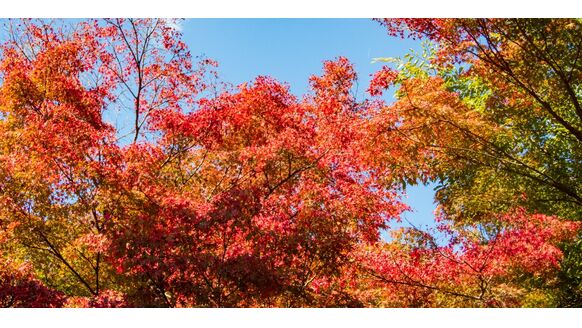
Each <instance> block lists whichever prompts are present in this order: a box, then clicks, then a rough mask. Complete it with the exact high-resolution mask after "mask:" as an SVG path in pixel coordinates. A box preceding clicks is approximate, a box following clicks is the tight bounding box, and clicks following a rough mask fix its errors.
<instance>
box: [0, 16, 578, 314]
mask: <svg viewBox="0 0 582 328" xmlns="http://www.w3.org/2000/svg"><path fill="white" fill-rule="evenodd" d="M457 23H459V22H458V21H456V20H452V21H450V22H449V21H447V22H440V21H439V22H438V24H437V23H434V22H432V21H424V20H420V21H407V20H404V21H386V22H383V24H385V25H386V26H388V27H389V31H390V33H392V34H399V33H400V32H401V31H404V27H403V26H408V28H410V29H412V31H416V32H414V33H417V34H418V35H420V34H421V33H424V34H426V35H427V36H428V38H430V39H431V40H433V41H434V42H437V43H438V42H442V47H441V48H439V49H438V51H439V55H438V58H437V59H435V61H434V63H435V65H439V66H438V69H439V70H441V71H442V72H448V71H446V70H447V69H449V68H450V67H451V65H453V66H454V64H458V63H459V62H460V61H467V62H470V64H471V65H472V68H471V71H470V72H471V74H472V73H474V74H476V75H478V78H479V81H482V84H483V85H484V86H482V88H484V89H487V88H488V86H489V85H499V84H498V83H501V81H499V80H498V77H495V76H490V73H489V71H487V69H488V68H487V67H488V66H487V62H485V63H483V62H482V61H480V60H479V59H478V57H477V59H475V58H473V57H471V58H469V59H468V57H466V56H468V55H466V53H465V52H463V51H464V50H466V49H465V48H463V47H470V46H469V45H467V42H469V41H468V40H467V37H466V36H465V34H459V28H458V26H457V25H455V24H457ZM7 24H8V25H7V29H8V31H9V33H8V38H7V40H6V41H5V42H4V43H3V44H2V47H1V57H0V60H1V61H0V74H1V85H0V242H1V244H0V305H2V306H4V307H61V306H67V307H345V306H353V307H378V306H386V307H394V306H403V307H406V306H412V307H425V306H475V307H481V306H501V307H508V306H532V305H533V306H553V305H555V304H556V302H555V296H554V295H556V292H555V290H556V289H557V288H559V287H557V286H558V282H559V281H560V278H559V277H560V274H559V273H560V270H561V266H562V265H561V263H562V259H563V250H562V246H563V245H564V244H566V243H568V242H572V241H575V240H576V238H577V233H578V231H579V228H580V225H579V224H578V223H577V222H575V221H576V220H577V217H576V216H575V215H573V214H572V213H580V212H579V210H580V208H579V207H577V206H579V205H580V203H579V198H577V197H578V195H579V194H578V191H579V190H578V189H576V188H578V187H579V186H576V185H572V184H570V185H568V184H566V183H565V182H564V181H563V180H560V179H562V177H561V176H557V174H558V173H559V172H558V173H556V177H554V176H552V174H553V173H552V172H553V171H551V172H550V171H549V173H547V174H546V175H548V179H545V177H543V176H541V177H538V178H537V179H536V178H531V179H530V180H531V181H530V180H528V181H529V183H534V182H536V181H537V184H535V187H532V188H530V189H528V190H527V191H524V190H523V189H524V186H526V185H524V182H523V180H519V179H517V178H516V179H513V177H514V175H509V173H507V172H510V171H509V169H508V170H506V171H503V170H502V172H505V173H507V174H506V175H502V176H500V178H499V179H500V181H501V182H500V183H499V184H489V185H480V184H479V181H477V182H473V184H472V185H473V186H474V188H475V189H473V190H471V187H469V185H470V184H469V183H466V181H460V180H459V178H458V177H459V176H464V175H463V174H465V175H467V176H471V177H475V176H478V175H486V174H487V173H488V172H489V173H490V172H491V171H487V170H489V169H491V168H492V167H495V165H497V166H499V165H500V164H499V161H497V162H496V161H495V160H492V159H491V158H492V157H494V155H495V156H497V157H502V156H501V155H507V154H509V153H510V152H511V151H509V150H507V149H505V148H503V147H504V146H503V145H506V144H507V143H508V141H507V138H509V137H508V133H506V132H507V125H504V123H506V122H505V121H503V122H502V120H501V119H500V118H499V117H500V116H503V118H504V119H506V118H507V117H510V115H509V114H507V113H506V112H503V113H502V114H500V112H502V109H499V107H500V106H501V105H499V104H506V103H507V102H508V101H509V104H510V105H507V106H515V107H516V108H519V110H521V109H522V108H524V107H527V106H533V107H532V109H531V111H533V112H536V111H541V110H542V109H538V107H539V106H538V105H539V104H538V105H535V106H534V105H533V104H532V100H531V99H530V98H528V97H529V96H531V94H529V96H527V95H526V94H524V92H526V93H527V90H525V91H524V90H522V89H519V86H518V87H515V88H514V89H511V88H509V86H508V88H507V89H506V88H504V87H499V88H500V89H502V91H503V94H502V95H499V97H501V96H504V97H507V98H510V99H509V100H507V99H500V98H498V97H495V98H493V97H492V98H487V99H486V100H484V101H483V102H482V103H481V102H476V101H475V100H474V99H472V98H471V99H468V97H464V94H463V92H461V91H462V90H457V89H455V88H454V86H459V85H460V84H461V82H464V81H465V80H463V79H460V78H459V77H453V78H451V76H450V74H449V75H446V74H444V73H443V74H441V75H439V74H431V73H426V75H422V74H416V75H410V74H408V73H409V72H411V71H412V67H410V66H407V67H401V68H392V67H389V66H384V67H383V68H382V69H381V70H380V71H379V72H378V73H377V74H375V76H374V77H373V79H372V82H371V84H370V87H369V89H368V91H369V94H370V97H369V99H363V100H359V99H357V98H356V97H355V96H354V94H353V93H352V89H353V86H354V83H355V82H356V81H357V74H356V72H355V70H354V68H353V66H352V65H351V64H350V62H349V61H348V59H346V58H343V57H339V58H337V59H335V60H331V61H325V62H324V63H323V69H322V72H321V73H320V74H319V75H314V76H312V77H311V78H310V80H309V82H310V91H309V92H308V94H306V95H304V96H302V97H300V98H299V97H297V96H295V95H293V94H291V93H290V91H289V86H288V85H286V84H283V83H280V82H278V81H275V80H274V79H272V78H270V77H266V76H259V77H257V78H256V79H255V80H254V81H251V82H249V83H246V84H242V85H240V86H237V87H229V86H228V85H226V84H222V83H220V82H218V81H219V80H218V79H217V73H216V69H215V68H216V66H217V64H216V63H215V62H213V61H212V60H209V59H205V58H192V56H191V55H190V53H189V52H188V49H187V47H186V45H185V44H184V43H183V42H182V41H181V35H180V32H179V31H178V30H176V29H175V28H173V27H172V22H171V21H169V20H163V19H128V20H123V19H114V20H95V21H93V20H86V21H83V22H80V23H75V24H64V23H62V22H61V23H52V24H49V23H47V22H44V21H31V20H19V21H11V22H8V23H7ZM435 24H436V25H435ZM434 26H437V27H439V28H442V29H443V30H440V29H439V30H436V28H435V27H434ZM576 26H577V27H576V28H577V29H578V30H579V25H576ZM578 30H577V31H578ZM402 33H403V35H404V32H402ZM458 34H459V35H458ZM414 35H416V34H414ZM449 38H453V40H455V42H457V43H453V44H449V43H445V42H444V41H442V40H444V39H446V40H449ZM459 38H463V39H459ZM478 40H481V39H478ZM500 42H501V41H500ZM514 51H517V50H515V49H514ZM511 55H515V53H514V52H511ZM515 56H518V55H515ZM447 61H449V62H447ZM407 74H408V75H407ZM467 74H468V73H467ZM523 74H526V73H523ZM528 78H529V77H528ZM475 79H477V78H475ZM532 79H533V77H532ZM576 79H578V80H579V77H576ZM455 81H457V82H459V81H461V82H459V83H457V84H454V82H455ZM506 83H509V82H506ZM532 83H533V82H532ZM539 83H542V82H539ZM393 86H394V87H397V88H398V89H399V91H398V92H397V95H398V100H397V101H396V102H394V103H388V102H386V101H385V100H383V98H382V97H381V95H382V93H383V92H385V91H386V89H388V88H389V87H393ZM494 91H495V90H494ZM555 92H558V91H557V90H556V91H555ZM485 94H487V95H489V93H485ZM492 94H493V93H492ZM495 94H496V93H495ZM496 95H497V94H496ZM556 97H558V96H556ZM534 98H535V97H534ZM534 100H535V99H534ZM490 103H495V104H496V106H497V107H495V106H494V105H490ZM536 106H538V107H536ZM476 107H478V108H476ZM541 107H543V103H542V104H541ZM490 108H493V109H494V110H493V112H494V113H493V114H491V113H490V112H489V111H488V110H489V109H490ZM528 108H529V107H528ZM550 108H552V107H550ZM560 108H562V107H560ZM546 109H547V108H546ZM512 110H513V107H512ZM560 110H562V109H560ZM515 111H518V109H515ZM536 113H537V112H536ZM114 115H118V116H119V117H120V118H121V119H120V120H112V119H111V118H112V117H113V116H114ZM495 115H497V116H495ZM527 115H528V116H527V118H530V119H533V118H532V117H537V116H536V115H538V114H531V113H529V112H528V114H527ZM539 115H541V114H539ZM549 115H550V116H551V113H550V114H549ZM511 117H515V120H516V121H518V122H519V123H520V124H521V125H519V124H518V125H519V126H520V127H524V126H526V125H527V124H526V123H524V121H525V119H522V118H521V116H519V115H518V114H515V115H514V116H511ZM564 120H565V122H566V123H567V124H570V126H572V129H573V131H577V129H578V127H579V121H578V123H568V122H570V121H568V120H569V118H567V119H566V118H565V119H564ZM112 121H114V122H112ZM529 122H530V123H531V121H529ZM560 122H561V121H559V120H557V123H558V124H560ZM561 124H562V125H563V126H564V127H566V128H567V125H564V124H563V122H562V123H561ZM575 124H578V125H575ZM560 131H562V130H560ZM512 133H515V131H514V132H512ZM536 133H537V132H536ZM546 135H547V133H546ZM511 136H515V134H511ZM574 137H575V134H574ZM504 138H506V139H504ZM568 140H570V139H568ZM571 140H572V144H567V145H565V146H564V145H559V146H555V148H552V150H553V152H550V153H549V154H548V155H547V156H549V157H552V156H554V155H553V154H557V153H558V148H559V149H560V150H564V149H570V148H568V147H573V148H575V149H579V146H580V144H579V143H578V144H576V142H578V141H575V139H571ZM503 142H505V144H503ZM552 147H553V146H552ZM560 147H561V148H560ZM524 148H527V147H526V146H524ZM492 149H493V150H492ZM492 151H497V153H492ZM512 151H513V150H512ZM515 153H517V154H522V152H520V149H518V150H515ZM512 154H513V156H514V157H515V156H517V155H515V154H514V153H511V154H509V155H512ZM509 155H508V156H509ZM524 156H525V155H524ZM556 156H557V155H556ZM575 156H578V153H575V155H572V158H570V159H562V157H559V156H558V158H560V160H563V162H564V163H566V164H564V165H570V166H568V167H572V165H571V164H569V163H570V162H571V160H576V159H579V158H578V157H575ZM502 159H503V158H502ZM517 160H519V158H518V159H517ZM517 160H516V159H515V158H514V161H513V162H511V163H510V164H511V165H514V166H515V167H518V168H520V169H523V170H525V171H527V170H529V169H531V170H539V168H538V167H534V166H535V165H539V166H542V165H543V163H540V162H541V159H540V157H535V158H533V159H530V158H529V157H528V158H526V159H521V160H522V162H523V165H520V164H519V162H518V161H517ZM475 163H478V164H480V165H476V164H475ZM501 163H505V162H501ZM516 163H517V164H516ZM510 164H507V167H509V168H514V166H509V165H510ZM562 169H564V170H565V169H567V168H562ZM573 170H574V173H573V175H574V176H575V177H578V174H579V173H580V172H579V167H576V166H575V165H574V166H573ZM557 171H559V170H557ZM519 172H522V171H519ZM528 172H529V171H527V172H526V173H528ZM529 174H530V175H531V172H529ZM500 175H501V173H500ZM526 177H527V176H526ZM536 177H537V176H536ZM439 179H440V180H439ZM512 179H513V180H512ZM540 179H541V180H542V181H539V180H540ZM544 179H545V180H544ZM428 180H431V181H442V182H443V187H442V191H441V192H440V193H439V196H441V195H442V196H441V197H440V199H439V201H441V204H442V206H441V210H440V212H439V213H437V218H436V221H437V225H436V228H435V231H423V230H421V229H418V228H415V227H411V228H406V229H400V230H393V231H392V233H393V235H392V237H391V238H390V240H385V239H383V238H382V237H381V234H382V233H383V232H384V231H386V229H389V228H390V225H391V223H393V222H397V221H400V220H401V216H402V213H403V212H405V211H406V210H408V207H407V206H406V204H405V203H404V202H403V201H402V199H401V197H402V192H403V188H404V187H405V186H406V185H408V184H414V183H418V182H425V181H428ZM457 181H460V182H458V183H457V184H455V183H456V182H457ZM532 181H533V182H532ZM546 182H547V183H546ZM449 184H450V185H449ZM489 187H490V188H498V189H501V190H502V191H503V192H501V191H499V193H498V194H497V196H498V197H506V198H504V199H501V200H500V201H504V202H505V203H503V204H497V203H495V202H491V204H493V205H491V206H488V205H489V204H488V203H487V204H485V205H484V204H482V203H477V201H476V199H475V198H470V197H468V196H467V195H462V193H461V192H459V190H464V192H465V193H473V194H471V195H470V196H475V197H480V198H481V199H482V200H483V199H484V200H485V202H488V199H489V198H487V196H491V193H487V192H484V193H482V194H479V192H480V191H483V190H485V189H487V188H489ZM463 188H464V189H463ZM479 188H481V189H479ZM552 188H553V189H552ZM560 188H561V189H560ZM477 189H479V190H477ZM555 189H557V190H559V191H560V190H561V191H563V192H564V194H565V195H566V196H568V195H569V196H570V198H571V199H570V202H564V203H563V204H562V203H560V204H561V205H560V204H550V205H548V206H540V207H535V206H533V205H531V203H532V201H533V200H535V197H536V196H537V195H539V194H544V195H546V194H547V193H549V191H555ZM496 190H497V189H492V191H496ZM548 190H549V191H548ZM534 191H536V192H538V194H534ZM484 195H485V196H484ZM457 196H458V198H457ZM576 202H578V203H576ZM507 203H511V204H512V206H503V205H506V204H507ZM572 203H574V204H575V205H572ZM564 204H568V205H567V206H566V205H564ZM576 204H577V205H576ZM486 205H487V206H486ZM568 206H569V207H568ZM576 211H578V212H576Z"/></svg>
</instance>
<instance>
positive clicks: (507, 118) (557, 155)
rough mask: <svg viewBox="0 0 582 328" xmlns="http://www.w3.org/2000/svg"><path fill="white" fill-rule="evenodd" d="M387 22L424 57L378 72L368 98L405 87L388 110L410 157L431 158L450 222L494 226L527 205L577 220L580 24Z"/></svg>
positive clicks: (581, 155)
mask: <svg viewBox="0 0 582 328" xmlns="http://www.w3.org/2000/svg"><path fill="white" fill-rule="evenodd" d="M380 22H381V24H383V25H384V26H385V27H386V28H387V29H388V32H389V34H391V35H402V36H404V35H408V36H411V37H414V38H424V39H426V40H428V41H429V43H428V44H427V45H428V46H427V51H425V53H424V55H420V56H417V57H416V58H413V57H414V56H409V57H408V58H404V59H402V60H400V61H398V60H397V62H399V63H400V65H399V67H398V68H399V69H398V68H397V69H396V70H393V69H389V68H388V67H386V68H385V69H384V70H383V71H380V72H379V73H377V75H376V77H375V80H374V83H373V84H372V88H371V92H372V93H379V92H381V91H382V90H383V89H385V88H386V87H387V86H389V85H392V84H397V85H399V90H398V98H399V100H398V101H397V103H396V104H394V106H392V107H391V108H390V109H389V110H391V111H395V112H396V113H398V114H397V115H399V116H400V117H401V118H402V125H401V127H400V128H399V129H398V133H400V134H402V135H404V136H405V137H406V138H408V139H410V140H412V141H413V142H412V143H411V148H412V150H413V151H414V152H423V153H424V154H426V158H427V160H428V163H429V164H427V166H428V167H429V168H428V169H427V170H426V171H425V174H424V175H423V177H424V178H425V179H434V180H436V181H438V182H439V187H438V189H437V199H438V201H439V203H440V206H441V210H442V211H443V212H444V213H445V214H446V216H447V217H449V218H452V219H454V220H455V221H456V222H488V221H491V220H492V219H494V218H495V216H496V215H497V213H502V212H506V211H508V210H511V209H512V208H515V206H523V207H524V208H526V209H527V211H528V212H530V213H545V214H548V215H558V216H559V217H561V218H563V219H565V220H574V221H578V220H580V214H581V212H580V211H581V209H582V207H581V205H582V202H581V198H580V197H581V190H580V186H582V184H581V183H580V180H581V174H582V172H581V171H580V167H581V166H580V164H581V163H582V152H581V150H582V149H581V145H582V144H581V142H582V138H581V136H582V134H581V131H582V115H581V114H582V112H581V111H580V101H581V94H580V92H579V90H580V81H581V79H580V73H581V69H580V65H579V62H578V59H579V55H580V51H581V47H580V46H581V44H580V36H581V35H580V33H582V29H581V24H580V21H579V20H571V19H558V20H556V19H402V20H382V21H380ZM386 72H395V73H392V74H390V75H389V76H388V79H387V78H386V75H387V73H386ZM569 254H571V255H572V254H573V253H572V252H570V253H569ZM564 263H570V261H568V260H566V261H565V262H564ZM564 269H565V270H568V269H567V268H564ZM573 274H575V275H576V274H577V273H573Z"/></svg>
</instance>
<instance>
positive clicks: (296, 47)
mask: <svg viewBox="0 0 582 328" xmlns="http://www.w3.org/2000/svg"><path fill="white" fill-rule="evenodd" d="M181 28H182V32H183V34H184V39H185V42H186V43H187V45H188V46H189V48H190V51H191V53H192V55H202V54H203V55H205V56H206V57H209V58H212V59H214V60H216V61H218V63H219V73H220V76H221V78H222V79H223V80H225V81H227V82H231V83H233V84H235V85H236V84H240V83H243V82H247V81H251V80H253V79H254V78H255V77H256V76H257V75H268V76H272V77H274V78H276V79H277V80H279V81H281V82H287V83H289V85H290V86H291V91H292V92H293V93H294V94H295V95H297V96H301V95H302V94H304V93H305V92H306V90H307V88H308V78H309V76H311V75H314V74H320V72H321V67H322V62H323V61H324V60H328V59H334V58H336V57H338V56H345V57H347V58H348V59H349V60H350V61H351V62H352V63H353V64H354V66H355V69H356V71H357V73H358V76H359V87H358V92H357V94H358V97H362V96H363V93H364V92H365V90H366V89H367V86H368V82H369V80H370V74H372V73H374V72H375V71H376V70H378V69H379V68H380V67H381V64H380V63H376V64H372V60H373V58H375V57H397V56H403V55H404V54H405V53H407V52H409V51H410V49H418V48H419V43H418V42H414V41H411V40H402V39H400V38H391V37H388V36H387V35H386V32H385V31H384V29H383V28H382V27H381V26H380V24H378V23H377V22H374V21H372V20H368V19H190V20H187V21H185V22H184V23H183V24H182V25H181ZM433 187H434V186H433V185H429V186H417V187H412V188H409V189H408V190H407V193H408V196H407V199H406V202H407V203H408V204H409V205H410V206H411V207H412V208H413V209H414V212H412V213H407V214H406V218H407V219H408V220H410V221H411V222H412V223H414V224H415V225H417V226H423V225H430V223H431V222H432V221H433V219H432V218H433V211H434V209H435V205H434V203H433V199H434V192H433ZM404 224H405V223H404Z"/></svg>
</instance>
